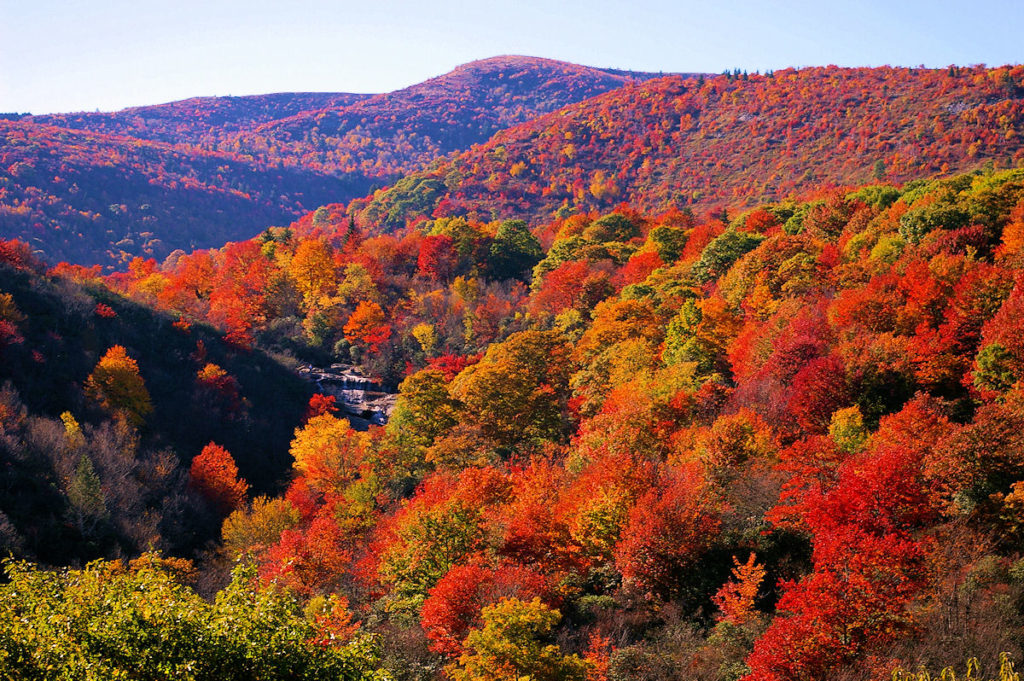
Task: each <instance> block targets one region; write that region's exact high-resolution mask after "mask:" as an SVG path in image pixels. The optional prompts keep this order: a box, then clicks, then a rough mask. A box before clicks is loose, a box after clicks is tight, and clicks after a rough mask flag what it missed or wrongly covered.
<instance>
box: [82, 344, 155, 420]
mask: <svg viewBox="0 0 1024 681" xmlns="http://www.w3.org/2000/svg"><path fill="white" fill-rule="evenodd" d="M85 394H86V395H88V396H89V397H90V398H91V399H92V400H94V401H96V402H97V403H99V404H100V406H102V407H103V408H104V409H106V410H107V411H110V412H113V413H122V414H124V415H126V416H127V417H128V419H129V420H130V421H132V422H133V423H135V424H141V423H142V421H143V419H144V418H145V417H146V415H147V414H149V413H150V412H151V411H153V405H152V403H151V402H150V399H149V391H148V390H146V384H145V383H144V382H143V380H142V377H141V376H140V375H139V365H138V363H136V361H135V360H134V359H132V358H131V357H129V356H128V352H127V351H126V350H125V349H124V347H122V346H120V345H115V346H113V347H111V348H110V349H109V350H107V351H106V353H104V355H103V357H101V358H100V361H99V362H97V364H96V368H95V369H93V372H92V374H90V375H89V378H87V379H86V381H85Z"/></svg>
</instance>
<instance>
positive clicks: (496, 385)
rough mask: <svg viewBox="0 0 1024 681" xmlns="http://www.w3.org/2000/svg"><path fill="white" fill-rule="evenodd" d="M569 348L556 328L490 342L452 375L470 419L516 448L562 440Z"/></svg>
mask: <svg viewBox="0 0 1024 681" xmlns="http://www.w3.org/2000/svg"><path fill="white" fill-rule="evenodd" d="M566 354H567V353H566V349H565V347H564V346H563V345H562V343H561V339H560V338H559V337H558V335H557V334H556V333H554V332H544V331H522V332H519V333H516V334H513V335H511V336H509V337H508V339H506V340H505V341H504V342H502V343H497V344H494V345H492V346H490V347H489V348H488V350H487V354H486V355H485V356H484V358H483V359H482V360H481V361H480V362H478V363H477V364H474V365H472V366H470V367H467V368H466V369H465V370H464V371H463V372H462V373H460V374H459V375H458V376H456V377H455V380H454V381H452V384H451V387H450V392H451V395H452V397H454V398H455V399H457V400H458V401H459V402H461V404H462V405H463V406H462V410H461V413H462V415H463V416H464V418H465V419H467V420H469V421H471V422H474V423H478V424H479V425H480V427H481V428H482V429H483V431H484V432H485V434H486V435H488V436H489V437H491V438H493V439H494V440H496V441H497V442H499V443H501V444H502V445H504V446H505V447H507V448H510V449H514V448H517V447H520V446H523V445H527V444H529V443H535V442H537V441H540V440H552V441H555V440H559V439H560V438H561V437H562V435H563V432H564V428H565V406H564V400H565V391H566V382H567V375H566V370H567V368H568V367H567V366H566Z"/></svg>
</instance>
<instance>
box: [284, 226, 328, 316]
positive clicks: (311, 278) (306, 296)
mask: <svg viewBox="0 0 1024 681" xmlns="http://www.w3.org/2000/svg"><path fill="white" fill-rule="evenodd" d="M288 273H289V274H290V275H291V277H292V279H294V280H295V286H296V288H297V289H298V291H299V293H301V294H302V301H303V304H304V305H305V308H306V309H307V310H309V309H311V308H314V307H319V306H320V305H321V301H322V299H323V298H325V297H328V296H331V295H333V294H334V293H335V292H336V289H337V288H338V277H337V274H336V272H335V268H334V253H333V251H332V249H331V246H330V244H328V243H327V241H326V240H325V239H322V238H321V239H304V240H302V241H300V242H299V245H298V246H297V247H296V248H295V254H294V255H292V259H291V262H290V263H289V265H288Z"/></svg>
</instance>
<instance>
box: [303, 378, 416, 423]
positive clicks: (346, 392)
mask: <svg viewBox="0 0 1024 681" xmlns="http://www.w3.org/2000/svg"><path fill="white" fill-rule="evenodd" d="M299 375H300V376H302V377H303V378H305V379H306V380H308V381H310V382H312V383H315V384H316V386H317V389H318V390H319V391H320V392H321V393H323V394H324V395H333V396H334V397H335V399H336V400H337V404H338V409H339V410H340V411H341V412H342V413H343V414H344V415H345V416H346V417H347V418H348V420H349V422H350V423H351V424H352V427H353V428H355V429H356V430H366V429H367V428H369V427H370V426H371V425H375V426H382V425H384V424H385V423H387V422H388V418H389V417H390V416H391V410H392V409H394V408H395V401H396V400H397V399H398V394H397V393H390V392H387V391H385V390H384V388H383V386H381V384H380V383H379V382H377V381H375V380H374V379H372V378H369V377H367V376H364V375H363V374H362V372H360V371H359V369H358V368H357V367H354V366H352V365H351V364H332V365H331V366H329V367H326V368H324V367H315V366H312V365H310V364H303V365H301V366H300V367H299Z"/></svg>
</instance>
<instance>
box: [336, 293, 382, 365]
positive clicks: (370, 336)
mask: <svg viewBox="0 0 1024 681" xmlns="http://www.w3.org/2000/svg"><path fill="white" fill-rule="evenodd" d="M343 331H344V333H345V339H346V340H347V341H348V342H349V343H352V344H353V345H358V346H361V347H363V348H365V349H366V350H367V351H368V352H370V353H377V352H379V351H380V349H381V346H383V345H384V343H386V342H387V340H388V339H389V338H391V325H389V324H388V323H387V321H386V318H385V316H384V310H383V309H382V308H381V306H380V305H378V304H377V303H374V302H370V301H366V300H361V301H359V305H357V306H356V309H355V311H354V312H353V313H352V315H351V316H350V317H349V318H348V321H347V322H345V328H344V329H343Z"/></svg>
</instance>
